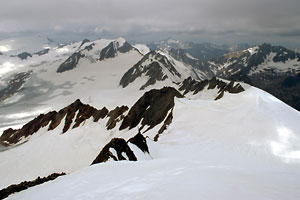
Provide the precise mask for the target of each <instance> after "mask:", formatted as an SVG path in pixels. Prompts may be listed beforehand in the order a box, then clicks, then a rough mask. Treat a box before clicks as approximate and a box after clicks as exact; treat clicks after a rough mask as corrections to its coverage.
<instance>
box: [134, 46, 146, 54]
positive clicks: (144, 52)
mask: <svg viewBox="0 0 300 200" xmlns="http://www.w3.org/2000/svg"><path fill="white" fill-rule="evenodd" d="M133 47H134V48H136V49H137V50H138V51H139V52H140V53H141V54H143V55H146V54H147V53H149V52H150V49H149V47H147V45H145V44H134V45H133Z"/></svg>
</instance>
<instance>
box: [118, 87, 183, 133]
mask: <svg viewBox="0 0 300 200" xmlns="http://www.w3.org/2000/svg"><path fill="white" fill-rule="evenodd" d="M174 97H178V98H182V97H183V96H182V95H181V94H180V93H179V92H178V91H177V90H176V89H174V88H172V87H164V88H162V89H160V90H156V89H153V90H150V91H149V92H146V93H145V94H144V95H143V96H142V97H141V98H140V99H139V100H138V101H137V102H136V103H135V104H134V105H133V106H132V107H131V109H130V110H129V112H128V115H127V116H126V117H125V118H124V120H123V122H122V124H121V126H120V130H123V129H126V128H129V129H132V128H134V127H137V126H138V124H139V123H140V122H141V127H140V128H139V129H140V130H141V129H143V128H144V126H146V125H147V126H149V128H148V129H147V130H149V129H152V128H153V127H155V126H156V125H158V124H160V123H161V122H163V120H164V119H165V118H166V117H167V115H168V113H169V112H170V111H171V110H172V108H173V107H174ZM147 130H146V131H147Z"/></svg>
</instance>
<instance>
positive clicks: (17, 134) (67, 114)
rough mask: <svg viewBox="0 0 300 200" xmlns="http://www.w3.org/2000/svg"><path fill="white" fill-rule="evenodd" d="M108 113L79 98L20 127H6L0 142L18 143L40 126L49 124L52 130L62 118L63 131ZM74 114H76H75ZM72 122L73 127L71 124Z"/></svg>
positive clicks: (7, 143) (104, 109) (96, 119)
mask: <svg viewBox="0 0 300 200" xmlns="http://www.w3.org/2000/svg"><path fill="white" fill-rule="evenodd" d="M107 114H108V110H107V109H106V108H105V107H104V108H103V109H102V110H97V109H96V108H94V107H92V106H89V105H86V104H83V103H81V101H80V100H79V99H77V100H76V101H75V102H74V103H72V104H70V105H69V106H67V107H65V108H63V109H61V110H60V111H58V112H56V111H51V112H49V113H47V114H40V115H39V116H38V117H36V118H35V119H33V120H32V121H30V122H28V123H27V124H25V125H24V126H23V127H22V128H21V129H11V128H10V129H7V130H5V131H4V132H3V134H2V135H1V137H0V142H1V143H2V144H4V145H11V144H16V143H18V142H19V141H20V140H21V138H27V137H28V136H30V135H32V134H34V133H36V132H37V131H39V130H40V129H41V128H43V127H45V126H49V127H48V130H54V129H55V128H56V127H57V126H58V125H60V124H61V123H62V120H63V119H65V120H64V122H63V123H64V127H63V133H65V132H67V131H68V130H69V129H70V128H76V127H78V126H80V125H81V124H82V123H83V122H84V121H85V120H87V119H89V118H91V117H93V118H94V121H95V122H96V121H98V120H99V119H103V118H104V117H106V116H107ZM75 115H76V116H75ZM73 122H74V125H73V127H71V124H72V123H73Z"/></svg>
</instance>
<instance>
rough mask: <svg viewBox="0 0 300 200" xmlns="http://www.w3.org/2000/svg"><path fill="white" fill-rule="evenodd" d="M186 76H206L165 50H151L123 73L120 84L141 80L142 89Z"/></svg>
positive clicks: (125, 84)
mask: <svg viewBox="0 0 300 200" xmlns="http://www.w3.org/2000/svg"><path fill="white" fill-rule="evenodd" d="M187 77H193V78H195V79H201V78H206V75H205V74H204V73H203V72H201V71H200V70H198V69H195V68H193V67H192V66H191V65H185V63H182V62H180V61H178V60H176V59H174V58H173V57H171V56H170V55H169V54H168V53H167V52H162V51H151V52H149V53H148V54H146V55H145V56H144V57H143V58H142V59H141V60H140V61H139V62H137V63H136V64H135V65H134V66H133V67H132V68H130V69H129V70H128V71H127V72H126V73H125V74H124V76H123V77H122V79H121V81H120V85H121V86H122V87H127V86H128V85H129V84H130V83H132V82H137V81H138V82H142V85H141V87H140V90H143V89H145V88H146V87H148V86H149V85H154V84H156V83H157V82H163V81H167V82H169V84H170V83H179V82H181V81H183V80H184V79H186V78H187ZM139 84H140V83H139ZM135 85H137V84H135Z"/></svg>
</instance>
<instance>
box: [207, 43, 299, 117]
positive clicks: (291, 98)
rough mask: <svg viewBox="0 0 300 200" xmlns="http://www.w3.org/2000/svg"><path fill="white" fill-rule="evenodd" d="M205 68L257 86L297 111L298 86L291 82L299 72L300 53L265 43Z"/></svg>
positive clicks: (226, 57) (233, 54)
mask: <svg viewBox="0 0 300 200" xmlns="http://www.w3.org/2000/svg"><path fill="white" fill-rule="evenodd" d="M290 61H292V62H290ZM273 62H274V63H275V64H274V63H273ZM287 62H290V63H288V64H287ZM208 65H209V66H210V67H211V68H212V69H213V71H214V72H215V75H216V76H218V77H221V78H224V79H227V80H233V81H241V82H245V83H248V84H250V85H252V86H255V87H258V88H260V89H262V90H265V91H266V92H268V93H270V94H272V95H274V96H275V97H277V98H279V99H280V100H282V101H284V102H285V103H287V104H288V105H290V106H292V107H293V108H295V109H297V110H298V111H300V93H299V89H300V84H297V83H296V82H294V81H292V80H297V76H298V74H299V71H300V53H299V52H296V51H292V50H289V49H287V48H284V47H282V46H272V45H271V44H267V43H264V44H262V45H260V46H257V47H255V48H252V49H251V50H249V51H247V50H244V51H240V52H234V53H230V54H226V55H224V56H222V57H221V58H219V59H214V60H211V61H210V62H209V63H208ZM292 82H294V83H292ZM290 83H292V84H290ZM220 95H222V94H220Z"/></svg>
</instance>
